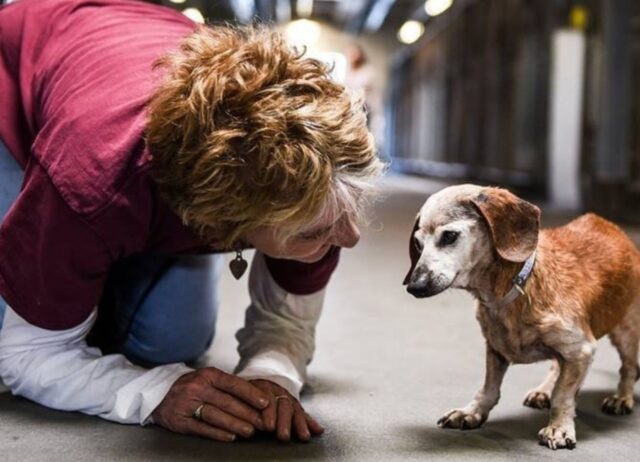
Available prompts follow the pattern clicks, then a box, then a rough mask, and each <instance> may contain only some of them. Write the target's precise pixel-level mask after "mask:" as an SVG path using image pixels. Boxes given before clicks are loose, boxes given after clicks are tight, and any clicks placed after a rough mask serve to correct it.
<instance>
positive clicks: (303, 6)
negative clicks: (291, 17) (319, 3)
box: [296, 0, 313, 18]
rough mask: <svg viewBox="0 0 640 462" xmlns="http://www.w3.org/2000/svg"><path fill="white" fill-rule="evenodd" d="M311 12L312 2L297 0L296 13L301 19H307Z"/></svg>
mask: <svg viewBox="0 0 640 462" xmlns="http://www.w3.org/2000/svg"><path fill="white" fill-rule="evenodd" d="M312 12H313V0H298V1H297V2H296V13H298V16H300V17H301V18H308V17H310V16H311V13H312Z"/></svg>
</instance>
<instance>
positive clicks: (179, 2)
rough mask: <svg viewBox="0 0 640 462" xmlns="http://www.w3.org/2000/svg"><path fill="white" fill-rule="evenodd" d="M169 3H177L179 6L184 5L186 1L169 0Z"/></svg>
mask: <svg viewBox="0 0 640 462" xmlns="http://www.w3.org/2000/svg"><path fill="white" fill-rule="evenodd" d="M169 1H170V2H171V3H177V4H179V5H181V4H182V3H185V2H186V1H187V0H169Z"/></svg>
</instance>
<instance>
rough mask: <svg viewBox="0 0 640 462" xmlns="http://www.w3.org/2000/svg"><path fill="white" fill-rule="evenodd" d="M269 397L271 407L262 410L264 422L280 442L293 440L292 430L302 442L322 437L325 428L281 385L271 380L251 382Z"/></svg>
mask: <svg viewBox="0 0 640 462" xmlns="http://www.w3.org/2000/svg"><path fill="white" fill-rule="evenodd" d="M250 382H251V383H252V384H253V385H255V386H256V387H258V388H259V389H260V390H262V391H264V392H265V393H266V394H267V395H268V396H269V398H270V399H269V401H270V402H269V405H268V406H267V407H266V408H264V409H263V410H262V421H263V422H264V426H265V428H266V430H267V431H275V432H276V436H277V438H278V439H279V440H280V441H289V440H291V433H292V429H295V434H296V436H297V437H298V439H299V440H300V441H304V442H306V441H309V440H310V439H311V437H312V436H318V435H321V434H322V432H324V428H322V426H321V425H320V424H319V423H318V422H316V421H315V420H314V419H313V417H311V416H310V415H309V414H307V413H306V412H305V411H304V409H303V408H302V406H301V405H300V402H299V401H298V400H297V399H296V398H294V397H293V396H292V395H291V394H290V393H289V392H288V391H287V390H285V389H284V388H282V387H281V386H280V385H278V384H276V383H273V382H270V381H269V380H262V379H258V380H250Z"/></svg>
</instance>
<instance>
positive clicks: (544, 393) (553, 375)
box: [522, 359, 560, 409]
mask: <svg viewBox="0 0 640 462" xmlns="http://www.w3.org/2000/svg"><path fill="white" fill-rule="evenodd" d="M558 375H560V365H559V364H558V361H557V360H555V359H553V360H552V361H551V368H550V369H549V372H548V373H547V376H546V377H545V378H544V380H543V381H542V383H541V384H540V385H538V386H537V387H536V388H534V389H533V390H529V392H528V393H527V395H526V396H525V398H524V403H522V404H524V405H525V406H528V407H532V408H534V409H548V408H549V407H551V392H552V391H553V387H554V385H555V384H556V380H558Z"/></svg>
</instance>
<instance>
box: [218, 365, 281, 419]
mask: <svg viewBox="0 0 640 462" xmlns="http://www.w3.org/2000/svg"><path fill="white" fill-rule="evenodd" d="M210 383H211V385H212V386H213V387H214V388H219V389H221V390H223V391H226V392H227V393H229V394H230V395H233V396H235V397H236V398H240V399H241V400H242V401H244V402H245V403H247V404H250V405H251V406H253V407H255V408H256V409H260V410H262V409H264V408H265V407H267V405H268V404H269V398H268V397H267V395H266V394H265V393H264V392H263V391H262V390H260V389H259V388H258V387H256V386H255V385H253V384H251V383H249V382H247V381H246V380H244V379H241V378H240V377H236V376H235V375H231V374H226V373H224V372H218V374H215V375H214V376H213V377H212V380H211V382H210Z"/></svg>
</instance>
